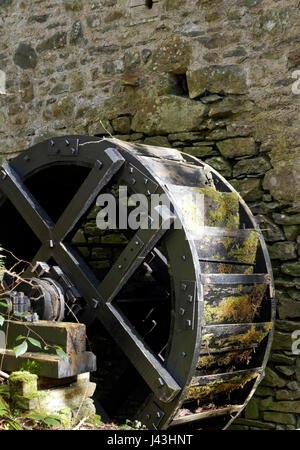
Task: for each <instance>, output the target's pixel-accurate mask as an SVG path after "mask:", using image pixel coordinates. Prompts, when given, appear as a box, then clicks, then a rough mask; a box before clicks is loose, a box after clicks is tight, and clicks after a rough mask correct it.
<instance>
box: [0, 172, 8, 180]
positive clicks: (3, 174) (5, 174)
mask: <svg viewBox="0 0 300 450" xmlns="http://www.w3.org/2000/svg"><path fill="white" fill-rule="evenodd" d="M1 175H2V180H4V179H5V178H6V177H7V172H5V170H1Z"/></svg>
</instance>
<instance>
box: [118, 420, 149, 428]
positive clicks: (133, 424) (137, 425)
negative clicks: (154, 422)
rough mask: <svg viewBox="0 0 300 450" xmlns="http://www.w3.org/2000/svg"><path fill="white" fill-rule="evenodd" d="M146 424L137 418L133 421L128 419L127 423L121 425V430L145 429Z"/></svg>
mask: <svg viewBox="0 0 300 450" xmlns="http://www.w3.org/2000/svg"><path fill="white" fill-rule="evenodd" d="M145 429H146V426H145V425H142V423H141V422H140V421H139V420H135V421H134V422H132V421H131V420H129V419H127V420H126V422H125V425H121V426H120V427H119V430H145Z"/></svg>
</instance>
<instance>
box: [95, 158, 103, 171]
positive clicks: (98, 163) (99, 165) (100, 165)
mask: <svg viewBox="0 0 300 450" xmlns="http://www.w3.org/2000/svg"><path fill="white" fill-rule="evenodd" d="M96 164H97V168H98V169H101V167H102V166H103V163H102V161H100V160H99V159H98V160H97V161H96Z"/></svg>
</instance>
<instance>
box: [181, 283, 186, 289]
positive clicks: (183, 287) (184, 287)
mask: <svg viewBox="0 0 300 450" xmlns="http://www.w3.org/2000/svg"><path fill="white" fill-rule="evenodd" d="M186 288H187V285H186V284H184V283H182V284H181V289H182V290H183V291H185V290H186Z"/></svg>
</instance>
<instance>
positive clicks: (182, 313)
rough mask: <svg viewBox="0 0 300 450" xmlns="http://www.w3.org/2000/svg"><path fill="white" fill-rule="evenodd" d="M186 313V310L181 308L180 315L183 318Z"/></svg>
mask: <svg viewBox="0 0 300 450" xmlns="http://www.w3.org/2000/svg"><path fill="white" fill-rule="evenodd" d="M184 313H185V310H184V309H183V308H180V310H179V314H180V315H181V316H183V315H184Z"/></svg>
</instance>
